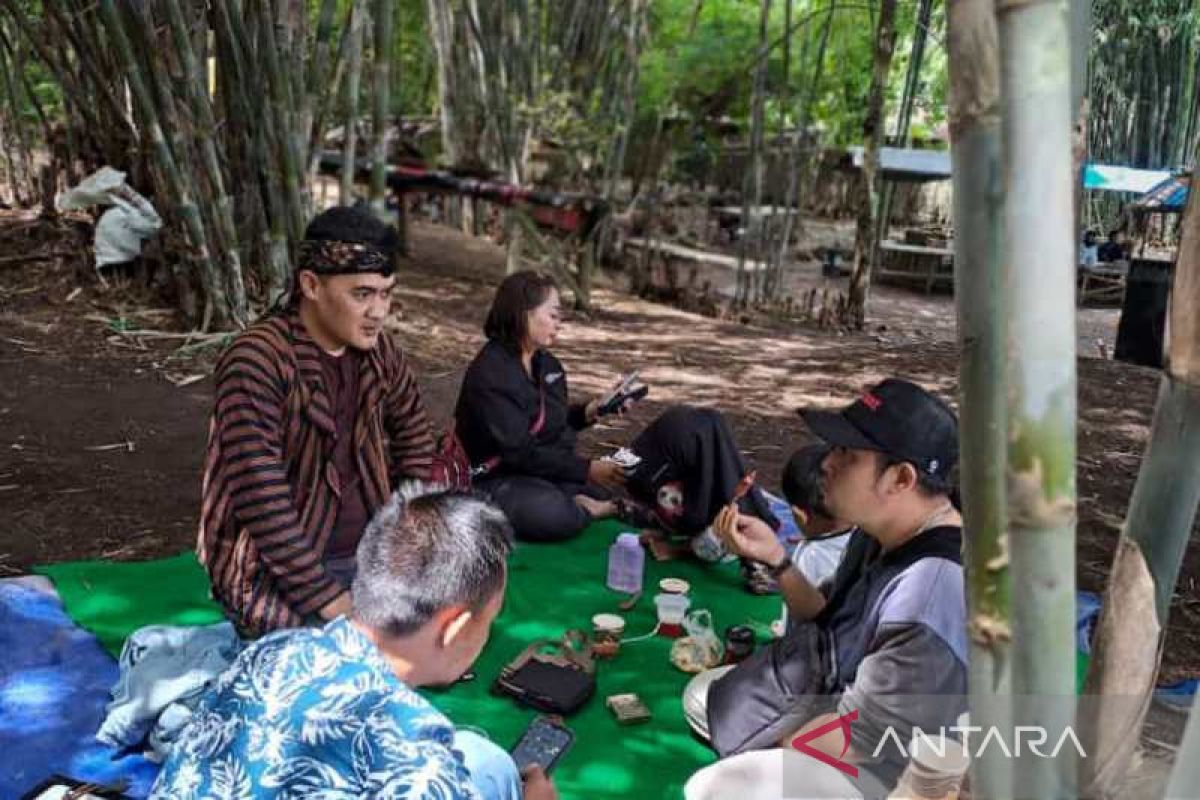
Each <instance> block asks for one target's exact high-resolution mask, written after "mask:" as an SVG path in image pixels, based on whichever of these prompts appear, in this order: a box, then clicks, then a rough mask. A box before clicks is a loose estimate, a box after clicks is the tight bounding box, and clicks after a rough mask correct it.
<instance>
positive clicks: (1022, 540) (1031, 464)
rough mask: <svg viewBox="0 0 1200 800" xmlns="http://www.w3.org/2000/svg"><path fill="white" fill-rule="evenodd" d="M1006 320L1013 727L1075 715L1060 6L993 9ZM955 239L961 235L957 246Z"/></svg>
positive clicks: (1066, 164) (1048, 766) (1054, 791)
mask: <svg viewBox="0 0 1200 800" xmlns="http://www.w3.org/2000/svg"><path fill="white" fill-rule="evenodd" d="M997 20H998V24H999V35H1000V44H1001V48H1000V58H1001V76H1002V82H1001V97H1002V102H1003V142H1004V160H1003V163H1004V173H1005V175H1004V178H1005V179H1004V186H1005V191H1006V195H1005V204H1004V230H1005V232H1004V243H1005V247H1004V251H1003V253H1004V255H1003V258H1004V264H1005V266H1006V276H1005V283H1006V294H1005V299H1006V301H1007V304H1008V314H1009V336H1008V352H1007V355H1008V371H1007V386H1006V396H1007V398H1008V404H1009V405H1008V420H1009V422H1008V428H1009V433H1008V468H1007V469H1008V511H1009V516H1008V518H1009V533H1008V548H1009V554H1010V558H1011V569H1012V576H1013V593H1012V655H1013V660H1012V665H1013V666H1012V690H1013V695H1014V704H1013V716H1014V722H1015V724H1016V725H1018V726H1039V725H1040V726H1042V727H1043V728H1044V729H1045V730H1046V731H1047V732H1048V735H1049V738H1050V739H1051V740H1052V741H1058V739H1059V737H1060V735H1061V734H1062V732H1063V731H1064V728H1065V726H1069V725H1073V723H1074V717H1075V659H1076V653H1075V511H1076V499H1075V420H1076V379H1075V315H1074V314H1073V313H1072V310H1073V309H1074V307H1075V272H1076V270H1075V261H1074V258H1073V256H1074V253H1075V242H1074V239H1075V237H1074V235H1073V233H1074V230H1075V225H1074V218H1073V217H1074V215H1073V193H1074V189H1073V187H1074V176H1073V175H1072V174H1071V117H1072V113H1073V112H1072V109H1071V107H1070V105H1071V104H1070V97H1071V94H1070V93H1071V83H1070V78H1071V69H1070V48H1069V46H1064V43H1065V42H1069V40H1070V39H1069V31H1068V24H1067V14H1066V6H1065V4H1063V3H1060V2H1057V1H1056V0H1027V1H1025V2H1004V3H1000V4H999V5H998V7H997ZM956 238H957V237H956ZM1074 752H1075V751H1074V750H1072V749H1071V748H1067V749H1066V750H1061V751H1059V758H1058V759H1042V758H1037V757H1029V756H1028V754H1024V755H1023V757H1022V758H1020V759H1017V760H1016V765H1015V769H1016V770H1017V777H1018V778H1019V781H1018V783H1017V785H1015V786H1014V787H1013V789H1014V793H1015V795H1016V796H1020V797H1065V796H1068V795H1069V794H1070V789H1069V787H1068V785H1067V784H1066V783H1065V782H1066V781H1069V780H1071V779H1073V777H1074V764H1073V763H1070V762H1069V758H1070V756H1071V755H1073V754H1074Z"/></svg>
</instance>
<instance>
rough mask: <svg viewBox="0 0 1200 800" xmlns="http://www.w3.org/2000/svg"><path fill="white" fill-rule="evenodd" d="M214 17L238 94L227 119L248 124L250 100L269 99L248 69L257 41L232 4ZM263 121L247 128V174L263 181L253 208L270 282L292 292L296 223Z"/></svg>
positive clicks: (216, 7) (268, 124) (268, 125)
mask: <svg viewBox="0 0 1200 800" xmlns="http://www.w3.org/2000/svg"><path fill="white" fill-rule="evenodd" d="M213 12H214V25H213V28H214V31H215V32H216V35H217V41H218V42H219V43H220V44H222V45H223V46H224V48H225V50H226V52H227V53H228V54H229V60H228V64H227V65H226V66H228V67H230V68H231V70H232V80H230V81H229V86H230V88H231V90H232V91H231V92H230V97H229V100H230V108H229V109H228V110H227V112H226V119H227V120H228V121H235V120H247V121H248V120H250V119H251V114H250V108H251V105H250V101H249V97H250V96H256V97H259V96H262V94H265V92H264V91H261V86H260V84H261V77H260V76H261V71H260V70H258V69H253V70H251V69H249V67H248V66H247V65H248V63H250V61H251V58H252V56H253V54H254V53H255V49H254V48H253V47H252V46H251V44H250V41H251V38H250V35H249V33H248V32H247V31H246V28H245V25H244V24H243V21H242V17H241V16H240V15H235V14H231V13H230V6H229V4H228V3H214V4H213ZM250 19H251V20H253V19H255V18H254V17H251V18H250ZM248 93H252V95H251V94H248ZM260 119H261V123H262V124H255V125H248V126H247V131H248V134H249V143H248V145H247V146H246V150H247V155H248V157H249V158H250V159H252V162H251V164H249V165H248V167H247V168H246V169H245V170H244V174H247V175H253V176H256V177H259V176H260V177H259V180H260V181H261V187H262V188H261V190H258V191H251V192H250V196H251V197H252V204H253V207H255V208H256V209H257V211H256V212H255V214H253V215H251V216H252V218H253V217H254V216H257V217H259V218H261V219H262V221H263V223H264V224H263V231H264V234H263V235H264V237H265V241H264V242H263V248H264V253H265V255H266V260H267V263H268V264H269V265H270V270H271V272H270V278H269V283H270V285H271V286H279V287H286V286H287V283H288V280H289V279H290V277H291V259H290V257H289V253H288V225H289V220H290V219H291V218H290V216H289V214H288V211H287V204H286V203H285V202H284V199H283V176H282V174H281V171H280V169H279V162H278V160H276V159H275V158H273V157H272V146H271V142H273V141H274V136H273V133H274V127H273V125H272V121H273V115H272V114H262V115H261V116H260Z"/></svg>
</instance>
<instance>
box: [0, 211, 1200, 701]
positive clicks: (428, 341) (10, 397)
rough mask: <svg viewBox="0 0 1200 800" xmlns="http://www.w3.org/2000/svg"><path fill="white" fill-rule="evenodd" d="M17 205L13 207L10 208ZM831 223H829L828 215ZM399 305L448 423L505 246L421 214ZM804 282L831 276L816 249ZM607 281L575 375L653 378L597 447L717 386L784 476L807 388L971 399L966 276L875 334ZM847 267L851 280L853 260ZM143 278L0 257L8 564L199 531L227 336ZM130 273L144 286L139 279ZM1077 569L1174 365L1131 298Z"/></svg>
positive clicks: (1092, 458)
mask: <svg viewBox="0 0 1200 800" xmlns="http://www.w3.org/2000/svg"><path fill="white" fill-rule="evenodd" d="M0 224H2V221H0ZM810 229H811V230H814V233H813V235H837V232H836V231H834V232H833V233H829V232H826V233H825V234H821V233H819V230H820V223H816V225H815V229H812V228H810ZM410 234H411V238H412V254H411V259H410V261H409V263H408V264H407V265H406V266H405V268H404V269H403V271H402V272H401V274H400V281H399V289H398V292H397V298H398V302H397V309H396V313H395V315H394V319H393V320H392V323H391V324H392V327H393V328H394V333H395V335H396V336H397V338H398V340H399V341H400V342H401V344H402V345H403V347H404V348H405V349H406V350H407V352H408V353H409V354H410V356H411V357H412V358H413V360H414V361H415V363H416V365H417V367H418V369H419V373H420V375H421V383H422V388H423V391H424V397H425V401H426V404H427V406H428V407H429V410H430V412H431V414H432V416H433V418H434V419H435V421H436V423H437V424H438V425H439V426H444V425H445V424H446V423H447V421H448V417H449V414H450V411H451V410H452V408H453V404H454V399H455V396H456V394H457V391H458V385H459V381H460V378H461V374H462V370H463V369H464V367H465V366H466V364H467V362H468V361H469V360H470V358H471V356H472V355H473V354H474V352H475V350H476V349H477V348H478V346H479V345H480V344H481V343H482V334H481V331H480V327H481V323H482V320H483V316H484V314H485V312H486V306H487V303H488V301H489V300H490V296H491V291H492V288H493V287H494V285H495V283H496V282H497V280H498V279H499V277H500V276H501V275H502V274H503V253H502V251H501V250H500V249H499V248H497V247H495V246H494V245H492V244H491V243H490V242H488V241H486V240H480V239H472V238H468V237H465V236H463V235H461V234H458V233H457V232H454V231H451V230H448V229H446V228H441V227H437V226H433V225H430V224H426V223H420V222H417V223H414V224H413V226H412V230H411V232H410ZM807 269H808V272H806V273H801V276H800V277H799V278H798V279H797V283H796V286H797V287H801V286H805V285H817V284H819V282H820V281H821V280H822V279H820V278H819V277H817V267H816V266H815V265H809V267H808V268H807ZM622 283H623V279H621V278H620V276H610V277H608V278H606V279H604V280H602V281H601V287H602V288H600V289H599V291H598V293H597V297H596V302H595V306H596V308H597V310H596V311H595V312H594V313H593V314H592V315H591V316H590V317H588V318H583V317H580V316H578V315H576V317H575V318H574V319H572V320H571V321H570V324H569V326H568V328H567V331H566V333H565V335H564V337H563V340H562V343H561V345H560V347H559V348H557V352H558V355H559V356H560V357H561V358H562V360H563V361H564V362H565V363H566V364H567V366H568V369H569V370H570V377H571V380H572V390H573V391H574V392H585V393H594V392H598V391H600V390H602V389H603V388H605V387H606V386H607V384H608V383H609V382H610V381H611V380H612V378H613V377H614V376H616V375H617V374H618V373H620V372H623V371H627V370H629V369H632V368H639V369H640V370H641V374H642V376H643V378H644V379H645V380H646V381H647V382H648V383H649V384H650V386H651V387H652V388H651V395H650V397H649V399H648V400H647V401H646V402H644V403H642V404H641V405H640V406H639V407H638V408H637V409H636V410H635V411H634V412H633V413H632V414H631V415H630V416H629V417H627V418H625V419H622V420H620V421H619V422H616V423H614V424H612V425H605V426H601V427H599V428H597V429H595V430H594V431H593V432H590V433H589V434H588V435H587V436H585V438H584V442H583V446H584V447H585V448H586V449H587V450H588V451H590V452H600V451H603V450H605V449H607V448H609V447H613V446H617V445H620V444H623V443H626V442H628V441H629V440H630V439H631V438H632V436H633V434H634V433H635V431H636V430H637V429H638V428H639V427H640V426H641V425H643V424H644V423H645V422H647V421H648V420H650V419H652V418H653V417H654V416H656V415H657V414H658V413H659V412H660V411H661V410H662V409H663V408H664V407H665V406H667V405H669V404H673V403H681V402H687V403H692V404H699V405H712V406H716V407H719V408H720V409H721V410H722V411H723V412H724V413H725V414H726V415H727V416H728V418H729V420H730V422H731V424H732V427H733V430H734V432H735V434H736V435H737V438H738V440H739V442H740V444H741V446H742V447H743V449H744V451H745V454H746V456H747V458H748V460H749V461H750V462H751V464H752V465H753V466H755V467H757V468H758V469H759V470H761V471H762V474H763V475H765V476H772V477H771V479H769V480H768V484H770V483H774V482H775V481H777V478H778V474H779V470H780V468H781V466H782V463H783V462H784V460H785V459H786V456H787V455H788V453H790V451H791V450H792V449H793V448H795V447H796V446H797V445H799V444H801V443H802V442H804V441H805V440H806V438H807V436H808V435H807V433H806V432H805V430H804V428H803V426H802V424H801V422H800V420H799V418H798V416H797V415H796V414H795V413H794V409H796V408H797V407H798V406H801V405H837V404H841V403H844V402H846V401H848V400H849V399H850V398H852V397H853V396H854V395H855V393H856V392H858V391H859V390H861V389H862V388H864V387H865V386H867V385H869V384H871V383H872V382H874V381H877V380H880V379H882V378H884V377H886V376H889V375H902V376H906V377H909V378H912V379H914V380H916V381H919V382H921V383H922V384H924V385H926V386H928V387H930V388H931V389H933V390H936V391H937V392H939V393H940V394H942V395H943V396H945V397H946V398H947V399H948V400H950V401H952V402H953V401H954V398H955V393H956V390H957V387H956V379H955V375H956V368H957V353H956V346H955V342H954V307H953V300H952V298H950V297H948V296H936V295H935V296H933V297H926V296H924V295H921V294H917V293H914V292H910V291H907V290H903V289H893V288H888V287H877V288H876V289H875V290H874V292H873V295H872V305H871V309H870V312H869V316H870V320H871V324H870V325H869V327H868V330H867V331H865V332H863V333H861V334H845V333H836V332H827V331H818V330H814V329H808V328H793V329H791V330H781V329H775V328H772V329H767V328H761V327H752V326H746V325H741V324H738V323H735V322H728V321H720V320H715V319H710V318H706V317H702V316H698V315H694V314H689V313H685V312H682V311H678V310H675V309H672V308H668V307H665V306H662V305H656V304H653V303H649V302H646V301H642V300H639V299H636V298H634V297H632V296H630V295H628V294H626V293H624V292H622V291H620V289H619V288H618V287H619V285H621V284H622ZM839 283H841V284H844V283H845V281H844V280H841V281H839ZM136 294H137V293H136V292H132V291H131V290H130V289H129V287H128V285H125V286H123V287H115V286H114V287H108V288H105V287H102V286H100V285H99V284H98V283H97V282H96V281H95V279H94V278H92V277H90V276H87V275H84V276H80V275H79V274H77V273H76V272H75V271H72V270H71V269H69V268H66V267H62V266H55V265H53V264H52V263H49V262H46V263H38V264H30V265H27V266H17V267H14V266H8V265H6V266H0V574H3V573H8V574H16V573H19V572H22V571H25V570H27V569H28V568H29V567H30V566H32V565H34V564H38V563H47V562H54V561H61V560H67V559H78V558H108V559H117V560H126V559H143V558H151V557H155V556H162V555H166V554H170V553H175V552H178V551H180V550H183V549H186V548H190V547H191V546H192V545H193V539H194V532H195V524H196V514H197V508H198V496H199V488H200V474H199V471H200V464H201V455H202V449H203V445H204V439H205V433H206V427H207V415H208V410H209V405H210V398H211V388H212V386H211V381H210V379H209V378H208V377H207V375H208V371H209V369H210V368H211V363H212V357H213V354H214V353H215V351H216V349H217V348H216V347H215V346H214V347H208V348H203V347H192V348H191V349H189V350H188V351H185V352H183V353H181V352H180V351H179V348H180V346H181V345H183V344H185V343H186V344H194V343H193V342H190V341H189V340H186V339H183V338H182V337H181V338H148V337H143V336H139V335H136V334H131V333H128V332H126V333H118V332H116V331H115V328H120V329H124V330H126V331H128V330H130V329H132V330H146V329H150V330H157V331H167V332H171V331H175V332H178V331H180V330H181V327H180V323H179V320H177V319H176V318H175V316H174V315H173V314H172V313H171V312H170V311H168V310H165V309H161V308H159V309H156V308H154V307H153V306H154V302H153V301H151V300H149V299H147V298H145V297H142V298H139V297H137V296H136ZM131 295H134V296H131ZM1078 319H1079V330H1080V334H1079V340H1080V341H1079V344H1080V348H1079V350H1080V355H1081V357H1080V359H1079V409H1080V417H1079V527H1078V552H1079V558H1078V564H1077V574H1078V582H1079V586H1080V588H1083V589H1088V590H1092V591H1100V590H1102V588H1103V584H1104V580H1105V576H1106V574H1107V572H1108V568H1109V564H1110V563H1111V559H1112V553H1113V547H1114V544H1115V542H1116V540H1117V535H1118V532H1119V527H1120V524H1121V520H1122V516H1123V512H1124V509H1125V506H1126V504H1127V502H1128V499H1129V495H1130V491H1131V489H1132V486H1133V481H1134V478H1135V477H1136V475H1137V470H1138V466H1139V463H1140V459H1141V455H1142V451H1143V449H1144V446H1145V441H1146V436H1147V434H1148V426H1149V423H1150V418H1151V412H1152V409H1153V405H1154V398H1155V388H1156V386H1157V382H1158V373H1157V372H1156V371H1154V370H1149V369H1144V368H1140V367H1135V366H1130V365H1128V364H1124V363H1119V362H1115V361H1111V360H1104V359H1101V358H1098V357H1097V356H1098V355H1100V353H1101V351H1102V349H1101V347H1100V346H1099V344H1098V343H1099V342H1103V343H1105V349H1106V352H1108V353H1111V352H1112V341H1113V339H1114V338H1115V327H1116V319H1117V312H1116V311H1115V310H1105V309H1084V310H1082V311H1080V312H1079V315H1078ZM1198 567H1200V548H1198V547H1197V546H1196V544H1195V542H1193V543H1192V544H1191V545H1190V546H1189V548H1188V550H1187V556H1186V561H1185V564H1184V568H1183V573H1182V577H1181V581H1180V586H1179V590H1178V593H1177V595H1176V597H1175V601H1174V603H1173V607H1172V614H1171V623H1170V630H1169V635H1168V638H1167V645H1166V653H1165V664H1164V670H1163V675H1162V680H1163V681H1164V682H1168V681H1171V680H1175V679H1177V678H1180V677H1183V676H1185V675H1190V674H1192V673H1194V672H1195V671H1196V670H1197V668H1198V666H1200V624H1198V623H1200V591H1198V590H1197V587H1196V583H1195V577H1196V576H1197V574H1198Z"/></svg>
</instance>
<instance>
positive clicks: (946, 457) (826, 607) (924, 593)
mask: <svg viewBox="0 0 1200 800" xmlns="http://www.w3.org/2000/svg"><path fill="white" fill-rule="evenodd" d="M801 414H802V415H803V417H804V419H805V422H806V423H807V424H808V426H809V428H810V429H811V430H812V431H813V432H814V433H816V434H817V435H818V436H819V437H820V438H821V439H823V440H824V441H825V442H826V443H827V444H829V445H830V446H831V448H832V450H831V453H830V455H829V456H828V457H827V458H826V460H825V463H824V466H823V470H824V480H823V482H822V489H823V490H824V496H825V503H826V505H827V507H828V508H829V510H830V512H831V513H833V514H834V515H836V516H837V517H838V518H840V519H842V520H845V521H846V522H849V523H852V524H855V525H857V526H858V527H859V528H860V529H861V530H860V532H858V533H856V534H855V539H854V540H853V541H852V542H851V543H850V545H849V547H848V549H847V553H846V556H845V557H844V559H843V560H842V563H841V565H840V567H839V568H838V571H837V573H836V575H835V576H834V579H833V581H832V583H830V584H828V585H827V586H823V587H822V589H820V590H819V589H817V588H816V587H814V586H812V585H811V584H809V583H808V582H807V581H806V580H805V579H804V577H803V576H802V575H801V574H800V573H799V572H798V571H797V570H796V569H795V568H794V567H793V566H792V564H791V560H790V559H789V558H788V557H787V554H786V552H785V550H784V548H783V545H782V544H781V543H780V542H779V540H778V539H777V537H776V536H775V534H774V532H773V531H771V530H770V529H769V528H768V527H767V526H765V525H763V524H761V523H760V522H759V521H758V520H756V519H754V518H752V517H748V516H744V515H739V514H738V511H737V509H736V508H733V507H730V508H727V509H725V510H724V511H722V513H721V515H720V516H719V517H718V519H717V522H716V524H715V525H714V528H715V529H716V530H717V531H718V532H719V533H720V535H722V536H723V537H724V539H725V541H726V543H727V545H728V546H729V548H730V549H731V550H733V551H734V552H736V553H738V554H739V555H741V556H744V557H748V558H753V559H756V560H759V561H762V562H763V563H766V564H768V565H770V566H771V569H772V572H773V573H774V574H775V575H776V576H777V577H778V579H779V581H780V588H781V590H782V592H783V595H784V599H785V601H786V602H787V604H788V608H789V611H790V612H791V613H792V614H793V615H794V616H795V617H796V618H797V619H802V620H807V621H810V622H811V624H809V625H799V626H797V628H796V629H795V630H794V631H793V632H789V634H788V635H787V636H786V637H784V638H783V639H781V640H779V641H776V642H774V643H772V644H771V645H770V646H769V647H767V648H764V649H762V650H760V651H759V652H758V653H756V654H755V655H754V656H753V657H751V659H749V660H747V661H744V662H742V664H741V665H739V666H738V667H736V668H735V669H733V670H732V671H729V672H728V673H722V674H720V675H709V676H706V675H703V674H702V675H700V676H697V678H696V679H695V680H694V681H693V683H694V684H695V685H694V686H689V689H688V692H687V693H685V698H684V705H685V710H687V712H688V717H689V721H690V722H692V723H693V727H695V728H696V729H697V731H698V732H699V733H700V734H701V735H704V736H706V737H707V738H709V739H710V740H711V742H712V743H713V746H714V747H715V748H716V750H717V751H718V752H719V753H720V754H721V755H722V756H732V755H736V754H739V753H744V752H747V751H751V750H761V749H764V748H771V747H775V746H778V745H780V744H782V746H784V747H785V748H786V747H788V745H789V744H790V743H791V742H792V741H794V740H795V739H796V738H797V737H798V736H802V735H804V734H806V733H808V732H809V731H813V730H816V729H817V728H820V727H822V726H824V725H827V724H828V723H830V722H831V721H834V720H836V719H838V717H840V716H843V715H848V714H850V713H851V712H857V718H856V719H855V721H854V723H853V724H852V725H851V726H849V731H848V733H846V734H845V735H843V733H842V730H843V729H842V728H840V727H839V726H837V725H836V724H835V725H833V726H832V729H831V731H830V732H828V733H826V734H825V735H823V736H821V737H819V738H815V739H812V740H810V741H806V742H805V744H806V747H807V748H815V749H818V750H821V751H822V752H824V753H827V754H829V755H830V756H831V757H832V758H834V759H840V760H842V761H851V762H854V763H857V764H858V766H859V767H861V770H860V772H861V773H862V774H863V775H864V776H866V775H868V774H869V775H871V776H872V777H873V778H877V779H878V780H879V781H881V782H882V783H883V784H884V785H885V786H891V785H892V784H894V783H895V781H896V779H897V778H898V777H899V775H900V772H901V771H902V770H903V768H904V765H905V756H904V754H903V753H902V752H895V748H890V747H883V746H881V745H880V743H881V741H885V736H891V737H892V738H891V739H890V741H900V742H905V743H907V742H909V741H910V740H911V736H912V732H913V729H914V728H917V727H919V728H921V729H922V730H924V731H927V732H928V731H931V730H937V729H938V728H939V727H941V726H945V727H947V728H948V727H950V726H952V725H954V724H955V721H956V719H957V716H958V715H959V714H960V713H961V712H962V711H964V710H965V705H964V703H963V698H964V695H965V694H966V689H967V641H966V601H965V594H964V587H963V570H962V559H961V548H962V518H961V517H960V515H959V513H958V511H957V510H956V509H955V507H954V505H953V504H952V502H951V499H950V497H951V494H952V491H953V476H954V472H955V466H956V464H957V461H958V424H957V420H956V418H955V416H954V412H953V411H951V410H950V408H949V407H948V406H947V405H946V404H945V403H943V402H942V401H940V400H938V399H937V398H935V397H934V396H933V395H931V394H929V393H928V392H926V391H925V390H924V389H922V388H921V387H919V386H917V385H916V384H913V383H910V382H908V381H904V380H897V379H890V380H885V381H883V382H882V383H880V384H878V385H877V386H874V387H872V388H871V389H869V390H868V391H866V392H865V393H864V394H863V395H862V396H861V397H860V398H859V399H858V400H856V401H855V402H854V403H852V404H851V405H850V406H848V407H847V408H845V409H843V410H842V411H840V412H828V411H818V410H804V411H802V412H801ZM706 677H707V680H702V679H704V678H706ZM771 687H774V688H771ZM780 688H783V689H784V690H785V691H784V692H782V693H781V692H780V691H779V690H780ZM784 695H786V696H784ZM931 696H933V697H940V698H944V700H943V701H938V702H930V697H931ZM889 730H891V731H892V732H893V733H892V734H888V731H889ZM847 747H848V750H847V749H846V748H847ZM877 753H878V755H876V754H877ZM809 760H811V759H809ZM813 763H814V764H815V767H814V769H815V770H817V771H820V768H821V766H822V765H821V764H820V763H818V762H813ZM834 777H835V778H837V777H840V775H837V774H835V776H834ZM812 796H818V795H812Z"/></svg>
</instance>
